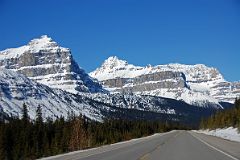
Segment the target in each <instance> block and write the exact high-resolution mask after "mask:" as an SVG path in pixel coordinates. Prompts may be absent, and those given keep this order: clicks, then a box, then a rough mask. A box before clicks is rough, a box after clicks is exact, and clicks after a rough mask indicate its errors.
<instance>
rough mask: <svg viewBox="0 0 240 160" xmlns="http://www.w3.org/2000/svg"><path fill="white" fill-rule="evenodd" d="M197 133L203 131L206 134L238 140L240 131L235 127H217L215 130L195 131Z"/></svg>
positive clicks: (239, 139) (239, 140)
mask: <svg viewBox="0 0 240 160" xmlns="http://www.w3.org/2000/svg"><path fill="white" fill-rule="evenodd" d="M196 132H198V133H204V134H207V135H212V136H216V137H220V138H224V139H227V140H231V141H237V142H240V133H239V132H238V129H237V128H233V127H229V128H219V129H215V130H209V129H207V130H199V131H196Z"/></svg>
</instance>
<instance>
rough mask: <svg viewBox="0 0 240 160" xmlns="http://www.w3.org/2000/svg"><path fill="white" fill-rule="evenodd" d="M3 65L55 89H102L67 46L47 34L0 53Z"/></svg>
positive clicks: (96, 90)
mask: <svg viewBox="0 0 240 160" xmlns="http://www.w3.org/2000/svg"><path fill="white" fill-rule="evenodd" d="M0 67H2V68H6V69H12V70H15V71H18V72H19V73H22V74H24V75H26V76H27V77H29V78H30V79H34V80H37V81H38V82H40V83H42V84H45V85H48V86H50V87H53V88H61V89H64V90H66V91H69V92H72V93H77V92H101V91H103V90H102V88H101V85H100V84H99V83H98V82H97V81H96V80H94V79H92V78H91V77H89V76H88V74H86V73H85V71H84V70H83V69H81V68H80V67H79V66H78V64H77V63H76V62H75V61H74V59H73V57H72V54H71V51H70V49H68V48H63V47H60V46H59V45H58V44H57V43H56V42H54V41H53V40H52V39H51V38H49V37H47V36H42V37H40V38H39V39H33V40H32V41H31V42H29V43H28V44H27V45H25V46H22V47H19V48H13V49H7V50H4V51H1V52H0Z"/></svg>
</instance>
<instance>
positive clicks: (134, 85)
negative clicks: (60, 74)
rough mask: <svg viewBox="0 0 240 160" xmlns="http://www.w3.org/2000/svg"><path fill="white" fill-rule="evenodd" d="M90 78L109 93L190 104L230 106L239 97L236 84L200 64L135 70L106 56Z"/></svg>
mask: <svg viewBox="0 0 240 160" xmlns="http://www.w3.org/2000/svg"><path fill="white" fill-rule="evenodd" d="M90 75H91V76H92V77H94V78H96V79H98V80H99V81H101V83H102V84H103V85H104V87H105V88H106V89H107V90H109V91H112V92H134V93H137V94H141V95H154V96H162V97H167V98H173V99H178V100H183V101H185V102H187V103H190V104H199V105H203V104H204V103H206V102H212V103H218V102H220V101H226V102H231V103H232V102H234V100H235V98H236V97H239V96H240V90H239V86H240V83H239V82H235V83H231V82H227V81H226V80H224V78H223V76H222V75H221V74H220V72H219V71H218V70H217V69H216V68H211V67H207V66H205V65H202V64H197V65H183V64H167V65H157V66H151V65H148V66H146V67H139V66H134V65H132V64H128V63H127V61H124V60H120V59H118V58H117V57H109V58H108V59H107V60H106V61H105V62H104V63H103V64H102V66H101V67H100V68H97V69H96V70H95V71H93V72H91V73H90Z"/></svg>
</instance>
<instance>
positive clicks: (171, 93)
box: [0, 36, 239, 122]
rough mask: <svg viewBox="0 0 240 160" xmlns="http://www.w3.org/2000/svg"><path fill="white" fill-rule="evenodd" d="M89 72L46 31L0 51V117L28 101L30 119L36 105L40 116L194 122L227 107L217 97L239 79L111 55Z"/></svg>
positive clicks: (206, 70)
mask: <svg viewBox="0 0 240 160" xmlns="http://www.w3.org/2000/svg"><path fill="white" fill-rule="evenodd" d="M91 76H92V77H94V78H92V77H90V76H89V75H88V74H87V73H85V71H84V70H83V69H81V68H80V67H79V66H78V64H77V63H76V62H75V60H74V59H73V57H72V55H71V51H70V49H68V48H63V47H61V46H59V45H58V44H57V43H56V42H54V41H53V40H52V39H51V38H49V37H47V36H42V37H40V38H37V39H33V40H32V41H30V42H29V43H28V44H27V45H25V46H22V47H19V48H12V49H6V50H4V51H0V118H1V117H3V116H6V115H8V116H11V115H13V116H21V109H22V105H23V103H26V104H27V106H28V109H29V114H30V117H31V118H32V119H34V117H35V110H36V108H37V107H38V106H39V105H40V106H42V109H43V116H44V118H47V117H52V118H56V117H59V116H64V117H67V116H68V114H69V113H71V112H73V113H75V114H76V115H78V114H83V115H85V116H87V117H89V118H90V119H94V120H98V121H101V120H103V119H105V118H125V119H154V120H156V119H163V120H166V119H169V120H175V121H185V122H187V121H188V122H189V121H191V122H193V121H196V120H199V119H200V118H201V117H202V116H204V115H209V114H211V113H212V112H213V111H216V110H218V109H223V108H225V107H228V106H229V104H227V103H221V102H220V101H219V100H221V99H223V100H226V99H227V98H229V99H228V101H231V100H232V99H234V98H235V97H234V96H235V95H236V94H239V92H238V90H237V89H239V83H230V82H227V81H225V80H224V79H223V77H222V76H221V74H220V73H219V72H218V71H217V70H216V69H214V68H208V67H206V66H204V65H195V66H190V65H180V64H169V65H159V66H155V67H152V66H150V65H149V66H147V67H138V66H134V65H131V64H128V63H127V62H126V61H123V60H119V59H118V58H117V57H110V58H109V59H107V60H106V61H105V62H104V64H103V65H102V66H101V67H100V68H99V69H97V70H96V71H94V72H92V73H91ZM98 80H99V81H101V82H99V81H98ZM101 84H103V85H104V88H103V87H102V85H101ZM229 86H230V87H229ZM105 89H106V90H105ZM228 89H230V91H231V92H230V93H231V94H232V95H231V96H232V97H231V96H230V95H229V94H226V93H228V92H229V90H228ZM107 90H109V91H110V92H108V91H107ZM111 91H112V92H111ZM164 97H165V98H164ZM226 97H227V98H226ZM233 97H234V98H233ZM169 98H170V99H169ZM185 102H187V103H185ZM199 106H201V107H199Z"/></svg>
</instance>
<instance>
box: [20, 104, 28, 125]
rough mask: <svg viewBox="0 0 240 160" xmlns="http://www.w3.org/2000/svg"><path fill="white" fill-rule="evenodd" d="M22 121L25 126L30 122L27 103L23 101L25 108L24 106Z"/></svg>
mask: <svg viewBox="0 0 240 160" xmlns="http://www.w3.org/2000/svg"><path fill="white" fill-rule="evenodd" d="M22 122H23V125H24V126H26V125H27V124H28V122H29V116H28V109H27V105H26V104H25V103H23V108H22Z"/></svg>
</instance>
